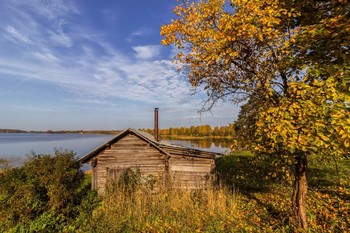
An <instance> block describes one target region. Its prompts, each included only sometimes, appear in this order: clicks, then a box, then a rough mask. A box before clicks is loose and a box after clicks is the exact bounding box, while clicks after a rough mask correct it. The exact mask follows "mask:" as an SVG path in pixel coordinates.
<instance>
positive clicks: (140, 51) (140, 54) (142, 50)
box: [132, 45, 161, 59]
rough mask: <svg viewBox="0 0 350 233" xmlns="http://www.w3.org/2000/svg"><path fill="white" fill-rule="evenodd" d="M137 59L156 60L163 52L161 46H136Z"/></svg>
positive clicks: (134, 48)
mask: <svg viewBox="0 0 350 233" xmlns="http://www.w3.org/2000/svg"><path fill="white" fill-rule="evenodd" d="M132 49H133V50H134V51H135V58H137V59H154V58H156V57H157V56H159V54H160V51H161V46H160V45H147V46H134V47H132Z"/></svg>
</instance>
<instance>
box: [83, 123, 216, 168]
mask: <svg viewBox="0 0 350 233" xmlns="http://www.w3.org/2000/svg"><path fill="white" fill-rule="evenodd" d="M128 134H133V135H135V136H136V137H138V138H140V139H141V140H143V141H145V142H147V143H149V144H150V145H151V146H153V147H154V148H156V149H157V150H159V151H160V152H161V153H163V154H164V155H165V156H166V157H167V158H170V157H171V154H177V155H183V156H190V157H198V158H208V159H214V158H215V157H216V155H219V153H213V152H208V151H202V150H197V149H191V148H187V147H182V146H177V145H172V144H167V143H161V142H157V141H156V140H154V137H153V136H152V135H150V134H149V133H146V132H142V131H138V130H136V129H131V128H129V129H126V130H124V131H122V132H121V133H119V134H118V135H116V136H115V137H114V138H112V139H111V140H109V141H107V142H106V143H104V144H102V145H101V146H99V147H97V148H95V149H94V150H92V151H91V152H89V153H87V154H86V155H84V156H82V157H81V158H79V159H78V162H80V163H86V162H88V161H89V160H91V159H92V158H94V157H95V156H96V155H98V154H99V153H100V152H102V151H103V150H105V149H108V148H109V147H110V146H111V145H112V144H114V143H116V142H117V141H119V140H120V139H121V138H123V137H125V136H126V135H128Z"/></svg>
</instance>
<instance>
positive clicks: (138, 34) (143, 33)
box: [126, 28, 153, 42]
mask: <svg viewBox="0 0 350 233" xmlns="http://www.w3.org/2000/svg"><path fill="white" fill-rule="evenodd" d="M152 33H153V31H152V30H151V29H150V28H140V29H138V30H136V31H133V32H132V33H131V34H130V35H129V36H128V38H126V41H128V42H133V41H134V39H135V37H144V36H150V35H152Z"/></svg>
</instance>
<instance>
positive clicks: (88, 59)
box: [0, 0, 203, 119]
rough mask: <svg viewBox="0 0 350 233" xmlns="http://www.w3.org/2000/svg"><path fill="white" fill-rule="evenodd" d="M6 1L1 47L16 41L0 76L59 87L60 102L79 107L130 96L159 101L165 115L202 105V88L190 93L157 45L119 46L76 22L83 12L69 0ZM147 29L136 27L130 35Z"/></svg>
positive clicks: (112, 104) (4, 56)
mask: <svg viewBox="0 0 350 233" xmlns="http://www.w3.org/2000/svg"><path fill="white" fill-rule="evenodd" d="M6 3H7V4H6V7H8V9H12V10H11V14H8V15H7V16H6V17H3V16H1V15H0V20H1V21H2V22H3V25H5V26H4V27H2V28H1V29H2V30H0V47H2V48H8V47H11V45H15V46H12V47H11V48H9V49H8V50H6V52H2V53H0V80H1V76H8V77H12V78H18V79H19V80H23V79H26V80H30V81H32V80H34V81H35V82H43V83H45V84H47V85H52V86H54V87H59V88H60V90H62V92H64V93H65V95H64V96H65V97H64V98H63V101H64V102H66V103H69V104H73V105H77V106H81V107H82V108H83V107H84V105H85V106H105V107H106V108H114V109H117V108H118V107H119V108H120V106H121V105H122V104H123V108H128V104H125V103H129V102H130V103H136V104H139V106H144V105H151V106H158V107H162V108H163V109H164V111H165V112H168V114H169V115H176V112H183V111H185V112H187V113H189V112H191V113H192V114H194V115H196V112H197V110H199V109H200V106H201V99H202V97H203V96H201V94H203V93H199V95H194V96H192V95H191V87H190V84H189V83H188V82H187V80H185V79H184V78H183V77H182V76H181V74H179V73H177V72H176V67H175V65H174V64H173V63H171V61H170V60H162V59H160V58H161V57H162V56H161V55H162V52H163V49H162V47H161V46H160V45H153V44H152V45H142V46H141V45H140V46H133V47H130V48H128V49H125V48H120V47H119V48H118V47H117V46H116V45H115V44H113V41H112V42H110V41H107V39H106V38H107V37H108V36H106V35H105V33H101V31H98V30H96V29H95V30H94V29H93V28H91V27H89V25H79V26H77V25H75V23H74V20H73V19H74V17H78V14H82V13H81V12H80V10H79V9H76V7H75V6H73V5H71V4H69V3H68V1H63V0H48V1H39V0H28V1H11V0H8V1H7V2H6ZM19 5H21V6H19ZM27 25H30V28H29V27H28V26H27ZM149 34H151V32H150V31H149V30H147V29H140V30H138V31H135V32H133V33H132V34H131V37H135V36H146V35H149ZM18 45H20V46H18ZM125 51H129V52H125ZM192 114H191V115H192ZM186 116H187V115H186ZM178 117H183V118H184V119H185V116H184V115H181V114H179V115H178ZM197 119H198V118H197Z"/></svg>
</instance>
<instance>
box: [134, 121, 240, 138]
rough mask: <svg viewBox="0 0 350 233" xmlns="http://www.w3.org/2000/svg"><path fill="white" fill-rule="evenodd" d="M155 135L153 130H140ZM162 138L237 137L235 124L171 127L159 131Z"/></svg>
mask: <svg viewBox="0 0 350 233" xmlns="http://www.w3.org/2000/svg"><path fill="white" fill-rule="evenodd" d="M140 130H142V131H145V132H148V133H150V134H152V135H153V132H154V131H153V129H140ZM159 134H160V135H161V136H174V135H176V136H196V137H232V136H234V135H235V127H234V124H229V125H228V126H215V127H214V128H212V127H211V126H210V125H198V126H190V127H171V128H166V129H159Z"/></svg>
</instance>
